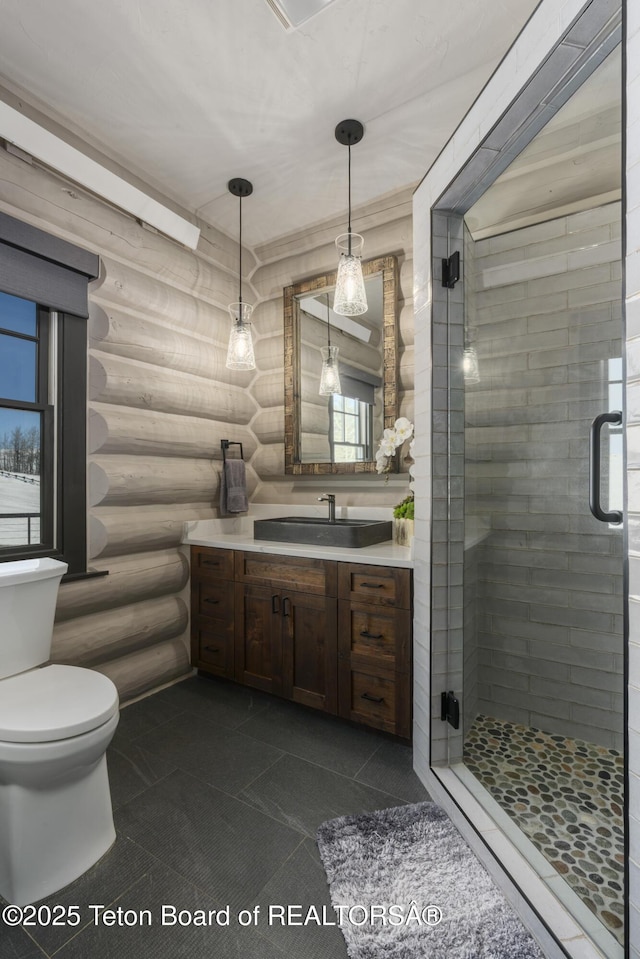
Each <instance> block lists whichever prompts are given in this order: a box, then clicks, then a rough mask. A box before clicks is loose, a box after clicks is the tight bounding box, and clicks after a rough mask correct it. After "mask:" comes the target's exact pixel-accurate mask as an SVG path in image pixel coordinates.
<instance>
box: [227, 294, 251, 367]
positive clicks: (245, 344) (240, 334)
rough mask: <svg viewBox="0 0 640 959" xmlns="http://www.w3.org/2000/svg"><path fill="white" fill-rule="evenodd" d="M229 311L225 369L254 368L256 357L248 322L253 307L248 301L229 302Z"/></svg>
mask: <svg viewBox="0 0 640 959" xmlns="http://www.w3.org/2000/svg"><path fill="white" fill-rule="evenodd" d="M229 313H230V314H231V333H230V334H229V348H228V350H227V369H229V370H255V368H256V358H255V355H254V352H253V340H252V338H251V323H250V322H249V321H250V319H251V314H252V313H253V307H252V306H251V304H250V303H230V304H229Z"/></svg>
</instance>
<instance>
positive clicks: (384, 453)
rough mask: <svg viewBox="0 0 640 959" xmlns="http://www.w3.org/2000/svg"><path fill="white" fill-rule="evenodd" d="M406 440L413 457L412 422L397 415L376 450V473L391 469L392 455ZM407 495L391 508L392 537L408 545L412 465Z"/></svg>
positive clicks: (411, 509) (411, 532)
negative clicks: (408, 442)
mask: <svg viewBox="0 0 640 959" xmlns="http://www.w3.org/2000/svg"><path fill="white" fill-rule="evenodd" d="M408 440H410V441H411V442H410V444H409V456H410V457H411V458H413V443H414V440H413V423H411V422H410V421H409V420H408V419H407V418H406V416H401V417H399V418H398V419H397V420H396V421H395V423H394V424H393V427H392V428H391V429H386V430H385V431H384V433H383V435H382V439H381V440H380V445H379V447H378V449H377V451H376V470H377V471H378V473H385V474H386V475H387V477H388V474H389V472H390V470H391V465H392V457H393V456H394V455H395V453H396V451H397V450H398V449H400V448H401V447H402V446H403V445H404V444H405V443H406V442H407V441H408ZM409 476H410V477H411V481H410V483H409V491H410V492H409V495H408V496H406V497H405V498H404V499H403V500H402V502H401V503H398V505H397V506H396V507H395V508H394V510H393V538H394V541H395V542H396V543H398V544H399V545H400V546H410V545H411V539H412V538H413V521H414V509H415V503H414V497H413V466H412V465H411V466H410V467H409Z"/></svg>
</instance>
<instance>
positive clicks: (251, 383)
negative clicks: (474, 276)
mask: <svg viewBox="0 0 640 959" xmlns="http://www.w3.org/2000/svg"><path fill="white" fill-rule="evenodd" d="M0 210H1V211H3V212H5V213H8V214H9V215H10V216H14V217H16V218H17V219H20V220H23V221H25V222H27V223H30V224H32V225H34V226H36V227H38V228H39V229H42V230H44V231H46V232H48V233H51V234H53V235H55V236H59V237H61V238H63V239H65V240H68V241H69V242H71V243H75V244H78V245H79V246H82V247H84V248H86V249H89V250H91V251H92V252H95V253H97V254H98V255H99V256H100V264H101V270H100V276H99V278H98V279H97V280H96V281H95V282H94V283H93V284H91V286H90V296H89V298H90V317H89V320H88V324H89V355H88V368H89V397H88V424H87V440H88V444H87V449H88V464H87V475H88V496H87V499H88V505H87V513H88V515H87V523H88V535H89V566H90V568H92V569H95V570H98V571H108V575H107V576H104V577H100V578H91V579H87V580H80V581H76V582H73V583H68V584H64V585H63V586H61V588H60V594H59V602H58V609H57V614H56V626H55V630H54V640H53V660H54V661H56V662H63V663H73V664H78V665H83V666H88V667H91V668H95V669H97V670H99V671H101V672H103V673H105V674H106V675H108V676H110V677H111V678H112V679H113V681H114V682H115V683H116V685H117V686H118V689H119V692H120V696H121V699H122V700H123V701H126V700H127V699H130V698H132V697H135V696H138V695H141V694H143V693H144V692H146V691H148V690H150V689H153V688H155V687H157V686H159V685H161V684H164V683H167V682H170V681H172V680H174V679H176V678H178V677H180V676H182V675H184V674H187V673H188V671H189V670H190V666H189V659H188V620H189V609H188V602H189V598H188V589H187V585H188V576H189V568H188V554H187V551H186V550H185V548H184V547H182V546H181V545H180V543H181V540H182V537H183V530H184V523H185V522H187V521H189V520H194V519H206V518H209V517H213V516H216V515H218V501H219V473H220V469H221V462H222V461H221V453H220V439H221V438H228V439H231V440H239V441H241V442H242V443H243V446H244V453H245V460H246V461H247V480H248V492H249V495H250V497H251V498H252V499H253V500H255V501H261V502H275V501H278V500H279V499H280V500H287V501H289V502H293V501H296V500H300V499H302V501H303V502H309V501H310V498H309V491H308V490H304V489H302V490H300V488H299V485H300V484H299V483H298V484H297V485H296V486H295V487H294V484H293V482H292V480H293V477H288V478H287V477H284V475H283V463H284V443H283V424H284V414H283V308H282V290H283V287H284V286H286V285H289V284H291V283H292V282H296V281H297V280H299V279H302V278H303V277H305V276H310V275H314V274H318V273H323V272H326V271H327V270H329V269H331V268H333V266H334V259H335V256H334V247H333V239H334V236H335V235H336V234H337V233H338V232H341V230H340V229H338V227H341V226H342V224H338V223H336V224H326V225H325V226H323V227H322V228H321V229H319V230H317V231H307V233H305V234H301V235H300V236H298V237H289V238H286V239H285V240H282V241H279V242H278V243H272V244H269V245H267V246H265V247H263V248H261V249H260V250H259V251H255V255H252V253H251V251H245V254H244V255H243V264H244V266H245V268H246V290H245V291H244V294H243V295H245V296H246V298H247V300H249V301H251V302H253V303H256V304H257V306H256V310H255V313H254V333H255V351H256V359H257V364H258V369H257V370H256V371H255V372H250V373H238V372H233V371H230V370H227V369H226V367H225V358H226V346H227V338H228V331H229V322H230V321H229V317H228V313H227V304H228V303H229V302H231V301H234V300H236V299H237V275H236V273H235V271H236V270H237V262H238V260H237V243H236V241H235V240H234V239H230V238H229V237H227V236H225V235H224V234H222V233H221V232H219V231H217V230H216V229H215V227H212V226H211V225H209V224H203V225H202V226H203V230H202V237H201V241H200V244H199V247H198V250H197V251H196V252H192V251H189V250H186V249H184V248H182V247H181V246H180V245H179V244H176V243H174V242H173V241H171V240H168V239H166V238H164V237H162V236H160V235H157V234H155V233H153V232H151V231H149V230H146V229H144V228H143V227H142V226H141V225H140V224H138V223H137V222H136V221H135V220H133V219H132V218H131V217H129V216H127V215H126V214H123V213H121V212H119V211H118V210H115V209H113V208H112V207H110V206H109V205H107V204H105V203H103V202H102V201H101V200H99V199H97V198H96V197H93V196H92V195H90V194H88V193H85V192H84V191H82V190H81V189H79V188H77V187H75V186H73V187H72V186H71V185H70V184H68V183H67V182H66V181H64V180H63V179H62V178H60V177H58V176H57V175H56V174H54V173H52V172H50V171H47V170H44V169H42V168H40V167H38V165H37V164H35V163H34V164H28V163H25V162H24V161H22V160H20V159H18V158H17V157H15V156H13V155H10V154H8V153H6V152H5V151H4V150H2V149H0ZM355 228H356V229H361V231H362V232H365V233H366V236H367V244H368V246H367V256H368V257H373V256H378V255H381V254H385V253H394V254H396V255H397V256H398V258H399V264H400V288H401V297H402V300H401V303H400V312H399V328H400V383H401V407H402V412H403V413H405V414H406V415H408V416H411V415H412V409H413V404H412V397H413V323H412V320H411V287H412V264H411V248H410V242H411V218H410V197H409V196H408V195H406V196H401V197H400V198H396V199H395V200H392V201H391V202H383V203H379V204H377V205H375V204H374V205H372V207H371V208H370V209H369V210H368V211H365V213H362V214H361V216H360V217H359V218H358V217H356V220H355ZM369 479H374V480H375V481H376V482H377V484H378V486H377V488H376V493H377V498H376V497H375V496H374V498H373V499H372V500H370V501H371V502H374V501H375V502H380V501H386V500H388V499H389V497H391V498H392V499H393V500H397V499H398V494H397V488H396V491H395V492H394V491H393V490H391V491H386V492H385V487H384V485H383V481H382V480H381V479H380V478H379V477H369ZM362 495H363V494H362V489H361V487H356V486H354V487H353V491H352V492H351V493H349V494H348V495H345V497H344V498H342V501H343V502H344V503H346V502H347V501H349V502H358V501H359V500H360V501H361V497H362Z"/></svg>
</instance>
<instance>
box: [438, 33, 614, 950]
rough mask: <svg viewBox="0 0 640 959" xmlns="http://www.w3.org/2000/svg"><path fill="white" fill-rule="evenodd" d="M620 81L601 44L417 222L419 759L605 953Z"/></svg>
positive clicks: (608, 944) (610, 917) (610, 846)
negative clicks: (425, 664)
mask: <svg viewBox="0 0 640 959" xmlns="http://www.w3.org/2000/svg"><path fill="white" fill-rule="evenodd" d="M619 85H620V58H619V52H618V51H616V50H614V51H613V53H611V54H609V55H608V56H607V57H606V58H605V57H603V58H602V63H601V66H600V67H599V68H598V70H597V71H596V72H595V73H594V74H593V76H592V77H591V79H590V80H588V81H587V83H586V84H585V85H584V87H583V88H582V89H581V90H578V91H577V93H574V95H573V97H571V99H569V100H568V102H567V105H566V106H565V107H563V108H562V110H560V111H559V113H558V114H557V116H556V117H555V118H554V119H553V120H552V122H551V123H550V124H548V125H547V127H545V128H543V129H542V130H541V132H540V133H538V135H537V136H536V137H535V139H533V140H532V141H531V142H530V143H529V145H528V146H527V148H526V149H525V150H524V151H523V152H522V153H521V154H520V155H519V156H518V158H517V159H516V160H514V162H513V163H512V164H511V165H510V166H509V167H508V169H507V171H506V172H505V173H503V174H502V176H501V177H499V178H498V179H497V180H495V182H494V184H493V186H491V187H490V188H489V189H488V190H487V191H486V192H485V193H484V194H483V196H482V197H480V199H478V200H477V202H476V203H475V204H474V205H473V206H471V207H470V209H468V210H466V212H465V213H461V212H459V210H453V211H451V212H450V211H446V210H445V211H443V212H438V213H434V214H433V217H432V233H433V251H434V262H433V272H434V277H435V279H434V294H433V295H434V307H433V423H432V428H433V433H432V437H433V481H432V482H433V522H432V535H433V547H432V556H433V567H432V584H433V585H432V590H433V592H432V606H433V632H432V676H433V681H434V687H433V693H434V695H435V694H441V720H442V726H441V727H440V732H439V733H438V734H437V735H438V736H439V739H438V741H437V742H436V741H435V739H434V742H433V744H432V765H433V766H437V765H438V764H441V765H446V766H448V767H450V768H452V769H453V770H455V771H456V772H457V774H458V775H459V777H460V778H461V779H462V780H463V781H464V782H465V783H466V785H467V786H468V788H469V789H470V790H471V791H472V792H473V793H474V795H475V796H476V798H478V799H479V800H480V802H481V803H482V804H483V805H484V806H485V809H486V810H487V811H488V812H489V814H490V815H492V816H493V817H494V818H495V819H496V821H497V822H498V824H499V825H500V826H501V828H502V829H503V831H504V832H507V833H508V834H509V835H511V836H512V837H513V836H516V837H517V838H516V842H517V844H518V845H519V847H520V848H521V849H522V850H524V851H525V852H526V854H527V855H528V856H529V859H530V862H531V863H532V864H533V865H534V867H535V868H536V870H537V871H538V872H539V874H540V875H542V876H543V877H546V878H545V881H548V882H549V884H550V885H551V886H552V888H554V890H555V891H556V892H557V893H558V895H559V896H560V898H561V899H563V900H564V901H565V903H566V904H567V906H568V908H569V909H571V910H572V911H573V912H574V914H575V915H576V916H577V917H578V918H579V919H580V921H581V924H582V925H583V927H588V929H587V931H589V932H590V934H591V935H592V938H593V939H594V941H597V942H598V944H599V945H600V948H601V949H602V951H603V952H604V954H605V955H607V956H609V955H610V956H618V955H622V944H623V943H624V925H625V911H624V862H625V849H624V815H623V811H624V736H623V729H624V720H623V701H624V688H623V684H624V664H623V651H624V622H623V610H624V590H625V583H624V564H623V556H624V554H625V544H624V539H623V537H624V527H623V523H622V509H623V472H624V449H623V427H622V424H623V412H624V408H623V395H624V390H623V381H624V370H623V363H622V352H623V350H622V343H623V319H622V309H621V307H622V293H623V291H622V279H621V259H622V252H621V240H620V234H621V204H620V201H619V199H618V198H619V196H620V193H619V188H620V183H619V174H618V173H617V172H616V171H619V169H620V137H619V130H620V113H619ZM582 151H584V152H582ZM596 155H597V156H596ZM581 163H582V164H583V166H582V168H581ZM562 171H564V174H563V172H562ZM567 171H568V172H567ZM563 175H566V177H567V181H566V183H564V181H563ZM616 177H617V179H616ZM569 180H570V184H569ZM554 192H557V194H558V195H557V196H553V195H552V194H554ZM550 195H551V196H550ZM453 253H457V254H459V256H460V266H459V273H460V281H459V282H456V281H455V275H456V274H457V273H458V268H457V264H456V262H454V260H452V259H450V258H451V256H452V254H453ZM447 272H449V273H450V274H451V273H452V274H453V277H454V279H453V282H451V281H449V282H447ZM438 684H439V688H438Z"/></svg>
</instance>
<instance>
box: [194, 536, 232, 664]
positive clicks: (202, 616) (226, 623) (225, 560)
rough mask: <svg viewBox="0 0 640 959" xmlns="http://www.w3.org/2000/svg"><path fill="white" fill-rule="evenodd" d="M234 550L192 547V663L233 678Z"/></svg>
mask: <svg viewBox="0 0 640 959" xmlns="http://www.w3.org/2000/svg"><path fill="white" fill-rule="evenodd" d="M233 571H234V566H233V550H230V549H213V548H211V547H204V546H192V547H191V662H192V664H193V665H194V666H197V667H198V669H202V670H204V671H206V672H208V673H213V674H214V675H216V676H223V677H225V679H234V678H235V667H234V649H235V621H234V608H233Z"/></svg>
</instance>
